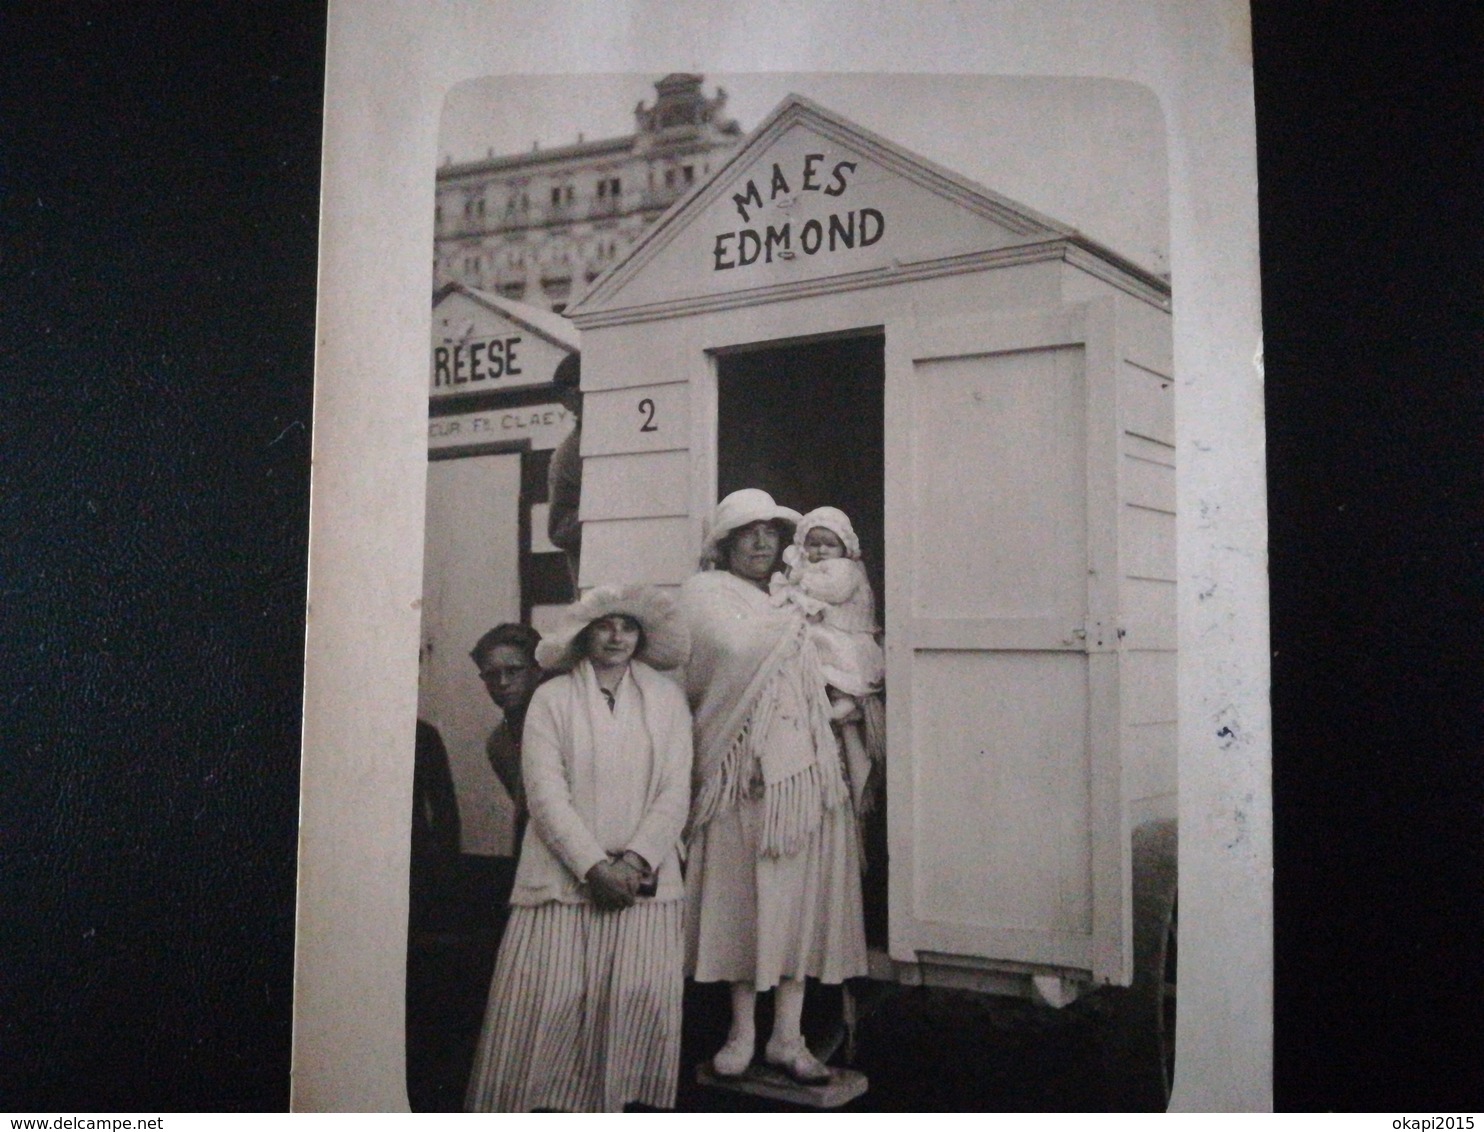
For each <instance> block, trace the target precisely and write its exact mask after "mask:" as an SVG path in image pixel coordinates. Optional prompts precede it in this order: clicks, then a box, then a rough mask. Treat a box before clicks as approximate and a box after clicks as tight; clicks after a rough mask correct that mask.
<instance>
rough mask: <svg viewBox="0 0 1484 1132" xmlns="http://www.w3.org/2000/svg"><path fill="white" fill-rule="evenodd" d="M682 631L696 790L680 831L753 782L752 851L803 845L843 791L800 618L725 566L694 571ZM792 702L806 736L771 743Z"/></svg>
mask: <svg viewBox="0 0 1484 1132" xmlns="http://www.w3.org/2000/svg"><path fill="white" fill-rule="evenodd" d="M680 603H681V607H682V609H683V611H684V613H685V617H686V621H687V623H688V624H689V627H690V633H691V654H690V662H689V663H688V664H687V666H686V670H685V686H686V694H687V696H688V698H689V700H690V703H691V710H692V712H693V714H694V717H695V773H694V781H695V789H694V791H693V795H692V802H691V814H690V823H689V829H690V830H691V831H695V830H697V829H700V828H701V827H703V826H704V825H706V823H707V822H709V821H710V820H711V819H712V818H713V817H715V816H716V815H717V814H719V813H722V812H724V811H725V810H728V809H731V808H732V807H734V806H735V805H736V804H737V802H738V801H739V800H740V799H741V798H743V797H745V796H748V795H750V794H751V793H752V792H753V791H754V789H755V788H756V786H757V785H759V784H760V785H761V788H762V795H763V803H764V819H763V830H762V837H761V841H760V850H761V852H762V853H763V854H764V855H766V856H773V857H777V856H789V855H792V854H793V853H796V852H798V851H799V850H800V849H802V848H803V847H804V845H805V843H806V842H807V841H808V839H809V837H810V836H811V835H812V834H813V833H814V831H815V830H816V829H817V828H818V827H819V823H820V820H821V818H822V817H823V814H824V811H825V810H833V809H834V808H835V807H837V806H839V805H841V804H842V802H844V801H845V800H846V799H848V797H849V791H848V790H847V788H846V785H845V780H844V776H843V774H842V773H841V768H840V755H839V748H838V745H837V743H836V740H835V736H834V733H833V731H832V730H831V728H830V721H829V700H828V697H827V696H826V694H825V681H824V675H823V673H822V672H821V671H820V668H819V661H818V658H817V657H816V655H815V651H814V646H813V644H812V643H811V642H810V641H809V639H808V635H807V632H806V629H807V626H806V623H805V621H804V619H803V617H802V616H801V615H800V614H799V613H798V611H797V610H794V609H793V608H791V607H787V608H782V609H780V608H776V607H774V606H773V605H772V604H771V603H770V602H769V600H768V595H767V593H765V592H764V591H763V590H760V589H758V588H757V587H756V586H754V585H752V584H751V583H749V582H746V581H744V580H743V579H741V578H738V577H736V576H734V575H732V574H730V573H728V572H726V571H724V570H713V571H709V572H704V573H700V574H696V575H694V576H693V577H691V578H690V579H688V580H687V581H686V583H685V585H684V586H682V587H681V591H680ZM788 703H792V704H796V705H798V706H799V708H800V709H801V711H802V713H803V717H802V719H800V720H799V721H798V723H799V724H800V725H801V726H803V727H804V728H805V729H806V731H807V733H808V738H809V742H807V743H802V744H801V743H797V742H779V741H778V740H779V738H780V736H781V732H780V730H779V729H780V727H781V726H783V725H788V726H792V725H793V724H792V722H791V721H786V720H784V719H782V718H781V717H780V714H779V708H780V706H781V705H784V704H788ZM757 779H760V783H758V782H757V781H756V780H757Z"/></svg>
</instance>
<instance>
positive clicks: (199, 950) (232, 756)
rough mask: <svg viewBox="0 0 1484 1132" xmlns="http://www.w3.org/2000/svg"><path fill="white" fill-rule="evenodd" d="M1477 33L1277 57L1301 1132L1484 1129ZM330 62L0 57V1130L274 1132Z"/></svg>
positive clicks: (233, 42) (178, 22)
mask: <svg viewBox="0 0 1484 1132" xmlns="http://www.w3.org/2000/svg"><path fill="white" fill-rule="evenodd" d="M1480 25H1481V17H1480V14H1479V9H1478V7H1477V6H1475V5H1464V4H1408V5H1395V6H1393V7H1392V8H1391V9H1390V11H1389V12H1387V13H1385V14H1381V15H1377V14H1371V13H1369V12H1367V13H1360V12H1357V11H1356V10H1355V6H1351V5H1340V4H1333V3H1331V4H1310V5H1293V4H1276V3H1275V4H1260V5H1259V6H1258V8H1257V11H1256V12H1255V13H1254V39H1255V55H1256V79H1257V116H1258V135H1259V144H1258V150H1259V154H1258V156H1259V169H1260V176H1261V189H1260V206H1261V213H1262V216H1261V235H1262V257H1263V304H1264V324H1265V334H1266V362H1267V381H1268V453H1269V477H1270V483H1269V500H1270V536H1271V543H1272V556H1271V568H1272V583H1273V593H1272V618H1273V620H1272V628H1273V649H1274V659H1273V675H1274V688H1273V710H1274V727H1275V740H1274V742H1275V750H1274V786H1275V822H1276V833H1275V844H1276V851H1277V861H1278V865H1277V877H1276V888H1275V896H1276V915H1277V946H1278V963H1277V972H1276V974H1277V1006H1276V1019H1275V1021H1276V1027H1277V1042H1276V1069H1275V1089H1276V1100H1277V1104H1278V1106H1279V1107H1280V1108H1288V1109H1309V1108H1319V1109H1326V1108H1327V1109H1342V1110H1354V1109H1389V1110H1395V1109H1406V1110H1426V1109H1441V1110H1450V1109H1451V1110H1457V1109H1460V1108H1472V1109H1474V1110H1478V1109H1480V1108H1481V1107H1484V1087H1481V1069H1480V1063H1481V1059H1480V1057H1479V1056H1478V1050H1479V1048H1480V1034H1479V1022H1478V1018H1479V1016H1480V1006H1481V1001H1484V996H1481V993H1480V992H1481V974H1480V972H1481V970H1484V963H1481V959H1484V956H1481V946H1480V940H1481V938H1484V924H1481V918H1484V917H1481V909H1484V899H1481V897H1484V892H1481V887H1484V885H1481V878H1484V868H1481V865H1484V861H1481V856H1484V849H1481V845H1484V837H1481V834H1484V828H1481V827H1484V759H1481V757H1480V756H1481V750H1480V748H1481V745H1484V742H1481V738H1480V736H1481V732H1484V728H1481V725H1484V719H1481V710H1480V709H1481V704H1484V697H1481V695H1480V675H1479V674H1480V665H1479V661H1480V659H1481V649H1480V646H1479V643H1478V642H1479V639H1480V631H1481V627H1484V616H1481V614H1484V608H1481V605H1484V601H1481V583H1480V579H1481V573H1484V570H1481V563H1480V551H1481V545H1480V543H1481V516H1484V492H1481V489H1480V472H1479V466H1480V464H1481V462H1484V461H1481V458H1480V456H1481V454H1480V444H1479V440H1480V432H1481V427H1480V426H1481V423H1484V421H1481V416H1484V414H1481V412H1480V410H1481V400H1484V364H1481V363H1484V358H1481V341H1480V339H1481V318H1480V311H1481V309H1484V301H1481V300H1484V295H1481V286H1480V283H1481V271H1484V259H1481V256H1480V243H1479V238H1478V232H1479V227H1480V225H1479V221H1480V216H1479V212H1480V201H1481V195H1484V194H1481V191H1480V187H1479V186H1480V185H1481V184H1484V169H1481V161H1480V124H1481V123H1480V100H1479V97H1478V92H1479V91H1480V90H1481V89H1484V84H1481V82H1480V75H1479V67H1478V60H1479V58H1480V55H1481V49H1484V43H1481V38H1484V37H1481V35H1480V31H1481V26H1480ZM323 51H324V9H323V5H322V4H317V3H305V4H294V3H285V2H276V3H272V4H266V3H265V4H259V5H251V6H248V5H210V6H207V5H195V6H186V5H180V6H177V5H155V6H140V5H129V6H123V5H111V4H110V5H105V4H87V3H84V4H72V5H66V6H62V5H51V4H46V5H41V4H37V5H29V6H27V5H12V6H8V7H7V8H6V9H5V10H4V11H3V12H0V53H3V57H4V60H5V65H4V68H3V71H4V73H3V74H0V287H3V296H0V298H3V309H0V380H3V382H4V411H3V417H0V420H3V433H0V480H3V486H0V509H3V510H0V530H3V538H0V591H3V600H0V626H3V628H0V649H3V653H0V691H3V698H0V799H3V807H0V909H3V911H0V973H3V974H0V1108H8V1109H12V1110H31V1109H40V1110H52V1111H67V1110H72V1111H76V1110H89V1109H91V1110H113V1111H118V1110H135V1111H150V1110H190V1109H201V1110H219V1109H278V1108H283V1107H285V1106H286V1105H287V1102H288V1077H289V1040H290V1020H291V1013H290V1012H291V982H292V948H293V893H294V845H295V837H296V814H297V790H298V780H297V774H298V732H299V724H300V705H299V695H300V682H301V679H302V667H303V651H302V639H303V613H304V600H303V595H304V585H305V555H306V521H307V509H308V508H307V501H308V476H309V459H308V454H309V435H310V427H309V426H310V418H309V414H310V397H311V382H312V365H313V347H314V273H315V255H316V227H317V215H318V199H317V194H318V174H319V141H320V127H321V119H320V106H321V87H322V82H323V61H322V60H323ZM1177 284H1178V281H1177Z"/></svg>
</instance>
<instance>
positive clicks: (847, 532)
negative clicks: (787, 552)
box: [794, 507, 861, 558]
mask: <svg viewBox="0 0 1484 1132" xmlns="http://www.w3.org/2000/svg"><path fill="white" fill-rule="evenodd" d="M815 527H823V528H824V529H825V530H827V531H833V532H834V534H835V537H836V538H838V539H839V540H840V541H841V542H842V543H844V544H845V555H846V557H848V558H859V557H860V556H861V540H860V539H859V538H858V537H857V536H856V533H855V528H854V527H852V526H851V525H850V516H849V515H847V514H845V512H844V511H841V510H840V508H838V507H816V508H815V509H814V510H813V511H810V512H808V513H807V514H805V515H804V516H803V517H802V518H801V519H800V520H799V525H798V526H797V527H795V528H794V545H795V546H803V545H804V536H805V535H807V534H808V533H809V532H810V531H812V530H813V529H814V528H815Z"/></svg>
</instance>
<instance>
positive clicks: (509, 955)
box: [464, 900, 684, 1112]
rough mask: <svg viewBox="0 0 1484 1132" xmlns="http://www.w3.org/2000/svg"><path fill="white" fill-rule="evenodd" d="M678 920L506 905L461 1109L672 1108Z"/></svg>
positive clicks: (679, 985)
mask: <svg viewBox="0 0 1484 1132" xmlns="http://www.w3.org/2000/svg"><path fill="white" fill-rule="evenodd" d="M682 917H683V912H682V902H681V901H679V900H666V901H641V902H640V903H638V904H635V905H634V906H633V907H632V908H626V909H624V910H623V911H621V912H600V911H598V909H596V908H595V907H593V906H592V905H591V904H561V903H558V902H555V901H553V902H550V903H546V904H539V905H537V906H535V907H530V908H526V907H516V908H512V909H511V912H510V923H509V925H508V926H507V927H506V929H505V938H504V940H503V941H502V942H501V944H500V954H499V957H498V958H497V959H496V960H495V974H494V978H493V980H492V981H491V984H490V997H489V1006H488V1007H487V1009H486V1011H485V1016H484V1030H483V1033H482V1034H481V1035H480V1038H479V1049H478V1052H476V1054H475V1055H474V1069H473V1072H472V1073H471V1074H470V1077H469V1090H468V1093H467V1095H466V1096H465V1099H464V1108H465V1110H466V1111H468V1112H530V1111H532V1110H533V1109H538V1108H544V1109H558V1110H561V1111H566V1112H621V1111H622V1110H623V1106H624V1105H625V1104H626V1103H628V1102H631V1101H637V1102H639V1103H641V1104H646V1105H650V1106H653V1107H655V1108H674V1107H675V1086H676V1082H677V1080H678V1078H679V1074H680V1002H681V994H682V989H683V978H682V965H683V963H684V943H683V938H682V925H683V920H682Z"/></svg>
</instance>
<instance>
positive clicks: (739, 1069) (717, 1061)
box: [711, 1037, 757, 1077]
mask: <svg viewBox="0 0 1484 1132" xmlns="http://www.w3.org/2000/svg"><path fill="white" fill-rule="evenodd" d="M756 1041H757V1039H756V1038H753V1037H746V1038H728V1039H727V1044H726V1045H724V1046H722V1047H721V1049H719V1050H717V1051H716V1056H715V1057H713V1058H712V1059H711V1069H712V1072H714V1073H715V1074H716V1075H717V1076H718V1077H740V1076H742V1074H744V1073H746V1072H747V1067H748V1066H749V1065H751V1064H752V1052H753V1047H754V1045H755V1044H756Z"/></svg>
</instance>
